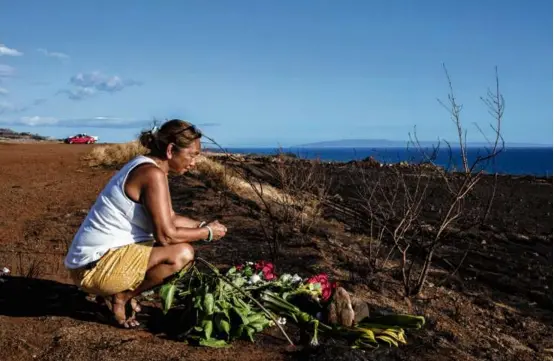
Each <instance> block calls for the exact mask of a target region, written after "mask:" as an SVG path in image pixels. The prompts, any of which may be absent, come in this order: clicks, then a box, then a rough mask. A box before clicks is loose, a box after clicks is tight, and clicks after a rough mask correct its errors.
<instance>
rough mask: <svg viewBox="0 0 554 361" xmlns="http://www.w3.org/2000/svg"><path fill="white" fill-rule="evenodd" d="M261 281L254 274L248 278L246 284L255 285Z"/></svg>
mask: <svg viewBox="0 0 554 361" xmlns="http://www.w3.org/2000/svg"><path fill="white" fill-rule="evenodd" d="M261 280H262V279H261V278H260V276H259V275H257V274H254V275H252V276H251V277H250V280H249V281H248V283H250V284H253V285H255V284H256V283H258V282H260V281H261Z"/></svg>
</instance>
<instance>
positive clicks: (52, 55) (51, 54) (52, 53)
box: [37, 48, 69, 60]
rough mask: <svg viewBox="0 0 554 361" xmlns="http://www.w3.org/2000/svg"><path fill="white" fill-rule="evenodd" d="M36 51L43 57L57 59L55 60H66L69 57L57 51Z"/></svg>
mask: <svg viewBox="0 0 554 361" xmlns="http://www.w3.org/2000/svg"><path fill="white" fill-rule="evenodd" d="M37 51H38V52H39V53H41V54H43V55H45V56H48V57H50V58H57V59H60V60H67V59H69V55H67V54H65V53H60V52H57V51H48V50H47V49H42V48H40V49H37Z"/></svg>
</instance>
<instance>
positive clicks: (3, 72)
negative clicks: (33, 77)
mask: <svg viewBox="0 0 554 361" xmlns="http://www.w3.org/2000/svg"><path fill="white" fill-rule="evenodd" d="M13 75H15V68H14V67H11V66H9V65H6V64H0V78H7V77H10V76H13Z"/></svg>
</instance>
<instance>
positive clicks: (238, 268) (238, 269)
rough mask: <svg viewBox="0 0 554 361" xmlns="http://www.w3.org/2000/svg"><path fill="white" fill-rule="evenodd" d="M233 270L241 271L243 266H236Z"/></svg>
mask: <svg viewBox="0 0 554 361" xmlns="http://www.w3.org/2000/svg"><path fill="white" fill-rule="evenodd" d="M235 268H236V269H237V271H241V270H242V269H243V268H244V265H243V264H239V265H238V266H235Z"/></svg>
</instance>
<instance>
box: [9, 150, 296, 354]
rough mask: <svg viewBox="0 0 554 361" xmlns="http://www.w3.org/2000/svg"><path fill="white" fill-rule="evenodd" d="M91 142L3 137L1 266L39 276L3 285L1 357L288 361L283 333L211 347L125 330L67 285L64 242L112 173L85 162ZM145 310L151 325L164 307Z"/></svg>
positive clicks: (24, 273) (21, 274)
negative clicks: (258, 342)
mask: <svg viewBox="0 0 554 361" xmlns="http://www.w3.org/2000/svg"><path fill="white" fill-rule="evenodd" d="M91 147H92V146H86V145H77V146H75V145H74V146H70V145H65V144H1V143H0V205H1V206H0V267H8V268H10V269H11V270H12V275H14V276H33V277H35V278H36V277H38V278H39V279H31V278H27V277H13V278H10V280H8V281H5V282H1V283H0V360H2V361H20V360H56V361H57V360H72V361H73V360H79V361H80V360H131V359H132V360H136V361H138V360H213V359H217V360H237V359H241V360H282V359H283V358H284V357H285V356H284V354H283V352H284V351H285V349H284V348H283V345H284V343H283V341H282V340H279V339H276V340H272V339H271V338H269V339H268V340H269V341H266V344H267V348H264V347H261V348H260V347H256V346H254V345H251V344H249V343H246V342H244V343H237V344H236V345H234V347H233V348H232V350H216V351H212V350H206V349H199V348H192V347H187V346H186V345H184V344H182V343H179V342H175V341H170V340H166V339H164V338H162V337H159V336H156V335H154V334H153V333H152V332H150V331H138V330H133V331H129V330H125V331H123V330H121V329H118V328H115V327H113V326H110V325H108V324H106V323H102V319H99V318H98V315H99V311H100V309H99V308H98V306H97V305H96V304H93V303H90V302H87V301H85V300H84V297H83V294H80V293H79V292H77V290H76V288H75V287H72V286H69V285H67V283H68V278H67V274H66V271H65V270H64V268H63V265H62V259H63V256H64V254H65V251H66V247H67V245H68V243H69V242H71V239H72V237H73V235H74V234H75V232H76V230H77V228H78V227H79V225H80V223H81V221H82V219H83V218H84V216H85V214H86V212H87V210H88V209H89V207H90V206H91V204H92V203H93V202H94V199H95V198H96V196H97V194H98V193H99V192H100V191H101V189H102V188H103V186H104V185H105V184H106V182H107V181H108V179H109V177H110V176H111V175H112V174H113V171H109V170H102V169H91V168H89V167H87V166H85V165H84V164H83V163H82V162H81V161H80V158H81V157H82V156H83V155H85V154H86V153H87V152H88V151H90V149H91ZM146 308H147V307H146ZM145 313H146V314H145V315H144V322H146V323H147V322H148V319H149V315H156V314H158V315H159V310H158V309H155V308H150V309H149V308H147V312H145ZM104 321H105V319H104Z"/></svg>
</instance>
